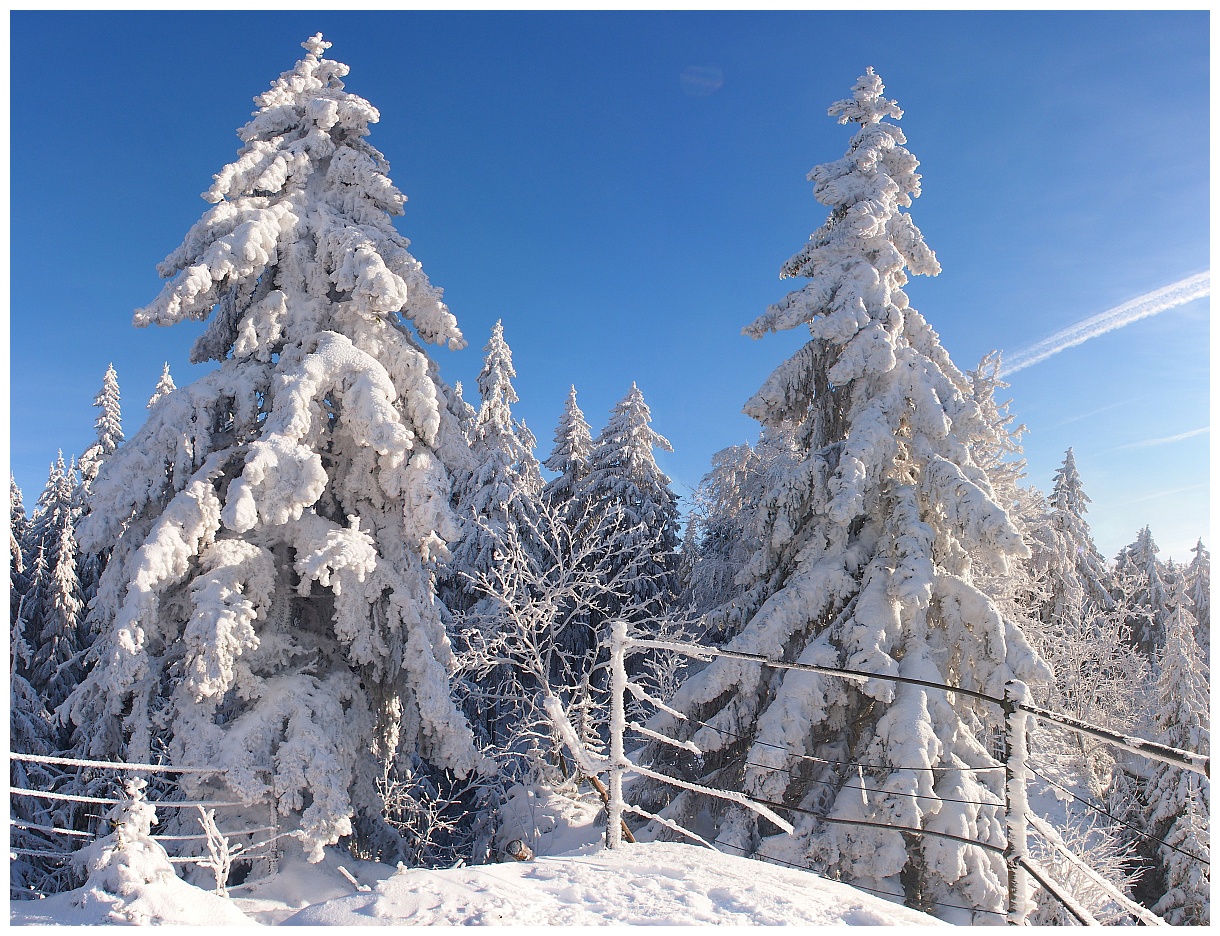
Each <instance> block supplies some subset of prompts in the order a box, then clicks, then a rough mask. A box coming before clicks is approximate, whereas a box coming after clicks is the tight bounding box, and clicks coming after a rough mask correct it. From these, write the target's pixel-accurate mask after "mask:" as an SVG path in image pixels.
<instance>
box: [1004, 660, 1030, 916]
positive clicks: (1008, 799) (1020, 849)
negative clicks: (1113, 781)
mask: <svg viewBox="0 0 1220 936" xmlns="http://www.w3.org/2000/svg"><path fill="white" fill-rule="evenodd" d="M1028 701H1029V689H1028V688H1027V687H1026V685H1025V683H1023V682H1021V680H1019V679H1010V680H1009V681H1008V682H1006V683H1005V684H1004V819H1005V825H1006V826H1007V830H1008V844H1007V845H1006V846H1005V847H1004V861H1005V863H1006V864H1007V865H1008V922H1009V923H1010V924H1011V925H1013V926H1024V925H1025V914H1026V912H1027V909H1026V908H1027V907H1028V905H1029V880H1028V878H1027V877H1026V874H1025V869H1024V868H1023V867H1022V866H1021V863H1022V862H1023V861H1024V860H1025V859H1026V858H1027V857H1028V854H1029V842H1028V837H1027V828H1026V819H1025V816H1026V814H1027V813H1028V811H1029V800H1028V798H1027V797H1026V790H1025V777H1026V770H1027V768H1026V766H1025V758H1026V755H1027V753H1028V751H1027V746H1026V725H1027V720H1028V718H1029V716H1028V715H1027V714H1026V713H1025V712H1024V711H1023V710H1022V708H1021V704H1022V703H1023V702H1028Z"/></svg>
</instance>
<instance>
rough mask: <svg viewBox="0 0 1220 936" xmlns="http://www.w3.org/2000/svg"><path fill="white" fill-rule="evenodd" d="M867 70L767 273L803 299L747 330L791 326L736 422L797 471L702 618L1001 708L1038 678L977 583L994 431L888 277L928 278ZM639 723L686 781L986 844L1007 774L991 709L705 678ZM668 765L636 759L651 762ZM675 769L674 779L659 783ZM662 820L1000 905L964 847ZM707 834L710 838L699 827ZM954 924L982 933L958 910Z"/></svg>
mask: <svg viewBox="0 0 1220 936" xmlns="http://www.w3.org/2000/svg"><path fill="white" fill-rule="evenodd" d="M882 90H883V88H882V84H881V80H880V78H878V76H877V75H876V74H874V72H873V71H872V69H869V70H868V71H867V72H866V73H865V74H864V75H863V76H862V77H861V78H860V80H859V81H858V82H857V83H856V85H855V88H854V89H853V95H852V97H851V98H849V99H847V100H844V101H840V102H838V103H836V104H834V105H833V106H832V107H831V108H830V114H831V115H838V117H839V121H840V122H841V123H847V122H852V123H855V124H857V125H858V131H857V132H856V134H855V136H854V137H853V139H852V141H851V145H850V148H849V150H848V152H847V154H846V155H845V156H844V157H843V158H842V159H840V160H837V161H835V162H831V163H827V164H824V165H821V166H818V167H816V168H815V169H814V170H813V171H812V172H811V173H810V176H809V178H810V180H811V181H813V182H814V184H815V187H814V194H815V197H817V199H818V200H819V201H820V202H822V203H823V204H824V205H826V206H827V207H829V208H830V216H829V218H828V219H827V221H826V223H825V224H823V225H822V227H821V228H819V229H818V230H817V231H816V232H815V233H814V234H813V236H812V239H811V240H810V242H809V243H808V244H807V245H806V246H805V248H804V249H802V250H801V251H800V252H799V253H798V254H796V255H795V256H794V257H793V258H792V259H791V260H790V261H788V263H787V264H786V265H785V266H784V268H783V271H782V275H783V276H801V277H806V278H808V280H809V283H808V284H807V285H805V286H804V287H803V288H801V289H799V290H797V291H795V292H792V293H790V294H789V295H788V296H787V297H786V298H785V299H783V300H782V301H780V302H779V303H777V304H776V305H774V306H771V307H770V308H769V309H768V310H767V311H766V313H765V314H764V315H762V316H761V317H760V318H759V319H758V320H757V321H755V322H754V323H753V324H752V325H751V326H749V327H748V328H747V329H746V333H747V334H748V335H750V336H752V337H762V336H763V335H765V334H767V333H769V332H772V331H779V330H784V329H790V328H796V327H800V326H806V327H808V328H809V330H810V333H811V340H810V341H809V342H808V343H807V344H806V345H805V346H804V347H803V348H801V349H800V350H799V351H798V352H797V353H796V354H795V355H794V356H793V357H792V358H790V359H789V360H788V361H786V362H785V363H784V364H782V365H781V366H780V367H779V368H778V369H777V370H776V371H775V372H774V373H773V374H772V375H771V376H770V377H769V378H768V379H767V381H766V382H765V383H764V385H763V386H762V388H761V389H760V390H759V391H758V393H757V394H755V396H754V397H753V398H752V399H751V400H750V401H749V402H748V403H747V404H746V407H745V411H746V413H748V414H749V415H752V416H754V417H755V418H757V419H758V420H760V421H761V422H762V423H763V424H764V425H768V426H778V425H781V424H782V423H784V422H785V421H790V422H791V423H793V424H794V425H795V426H796V445H797V449H798V451H797V454H796V456H795V457H794V459H793V464H792V466H791V468H790V470H789V471H788V472H787V473H786V475H785V476H784V477H783V478H781V479H777V480H776V482H775V483H774V484H773V485H772V486H771V488H770V490H769V491H768V493H767V496H766V500H765V502H764V503H763V505H762V508H761V512H760V524H761V526H760V528H759V539H760V548H759V551H758V553H757V554H756V555H755V556H754V559H753V560H752V562H751V564H750V566H749V567H748V573H745V574H746V575H747V576H748V588H747V590H746V591H745V593H744V594H743V595H742V596H741V597H740V598H739V599H737V600H735V601H734V602H732V603H731V604H730V605H729V606H727V607H726V608H725V609H724V610H723V611H722V612H720V613H719V616H720V617H723V618H724V619H725V620H726V621H727V622H729V624H730V625H733V626H731V627H728V628H726V629H729V630H736V629H737V626H738V622H739V624H740V633H738V634H737V636H736V637H735V638H733V639H732V640H731V641H730V642H729V644H728V646H729V647H731V648H733V649H735V650H741V651H746V652H751V653H758V654H762V655H764V656H767V657H771V658H777V659H778V658H784V659H795V660H800V661H803V662H808V663H818V664H824V665H830V666H839V667H846V668H849V669H854V670H858V671H864V672H876V673H882V674H889V675H895V676H907V677H912V678H917V679H922V680H927V681H929V682H932V683H938V684H946V685H956V686H960V687H963V688H967V689H971V690H974V691H978V692H983V693H987V694H988V695H991V696H995V697H999V696H1002V695H1003V693H1004V686H1005V683H1006V682H1008V681H1009V680H1011V679H1014V678H1018V679H1024V680H1029V681H1036V680H1041V679H1044V678H1046V677H1047V676H1048V675H1049V672H1048V671H1047V668H1046V666H1045V664H1044V663H1043V662H1042V661H1041V660H1040V659H1039V658H1038V656H1037V654H1036V653H1035V652H1034V651H1033V650H1032V648H1031V646H1030V645H1029V643H1028V641H1027V640H1026V638H1025V637H1024V635H1023V634H1022V633H1021V632H1020V630H1019V628H1017V627H1016V626H1015V625H1014V624H1013V623H1012V622H1011V621H1010V620H1007V619H1006V618H1005V617H1004V616H1003V615H1002V614H1001V613H1000V611H999V609H998V608H997V605H996V603H995V601H994V600H993V598H992V596H990V595H988V594H986V593H985V592H983V591H981V590H980V588H979V587H978V586H977V584H976V583H977V582H979V581H982V580H983V579H984V578H985V576H983V575H982V574H981V571H982V570H984V569H987V570H989V571H990V576H991V577H994V574H995V571H996V570H1003V569H1004V568H1005V567H1006V566H1007V565H1008V563H1010V562H1011V561H1013V560H1016V559H1019V558H1021V557H1023V556H1026V555H1028V549H1027V547H1025V546H1024V544H1023V543H1022V541H1021V538H1020V535H1019V532H1018V531H1017V530H1016V529H1015V528H1014V526H1013V524H1012V523H1011V522H1010V520H1009V518H1008V516H1007V514H1006V512H1005V509H1004V508H1003V507H1002V506H1000V505H999V504H998V503H997V502H996V498H995V494H994V491H993V490H992V488H991V485H990V483H989V480H988V478H987V475H986V472H985V471H984V470H983V469H982V468H981V467H980V466H979V465H978V464H977V463H976V462H975V461H974V460H973V458H972V451H973V450H975V449H977V448H978V443H979V440H980V439H985V438H986V437H987V436H988V434H989V433H992V432H994V431H995V429H994V427H993V426H991V425H989V424H988V422H987V420H986V419H985V418H984V417H983V414H982V413H981V411H980V408H979V406H978V404H977V403H976V402H975V401H974V400H973V398H972V396H973V394H972V387H971V384H970V382H969V381H968V379H967V378H966V377H965V376H964V375H963V374H962V373H961V372H960V371H959V370H958V369H957V368H956V367H955V366H954V365H953V363H952V362H951V361H950V359H949V356H948V354H947V353H946V352H945V350H944V348H943V347H941V345H940V343H939V340H938V338H937V336H936V333H935V332H934V331H932V329H931V328H930V327H929V326H928V324H927V323H926V322H925V320H924V319H923V318H922V316H920V315H919V313H918V312H916V311H915V310H914V309H912V308H910V306H909V305H908V300H907V297H906V295H905V293H904V292H903V290H902V287H903V286H904V285H905V284H906V282H907V270H909V271H910V272H911V273H916V274H927V275H933V274H936V273H938V272H939V271H940V267H939V265H938V263H937V262H936V259H935V256H934V255H933V253H932V251H931V250H930V249H929V248H928V247H927V246H926V245H925V244H924V241H923V238H922V236H921V234H920V232H919V230H918V229H917V228H916V227H915V225H914V224H913V223H912V222H911V220H910V217H909V216H908V215H907V214H905V213H904V212H902V211H901V210H900V209H901V208H904V207H908V206H909V205H910V204H911V199H912V198H913V197H914V196H916V195H918V194H919V176H918V175H917V174H916V172H915V169H916V167H917V165H918V163H917V161H916V159H915V157H914V156H912V155H911V154H910V153H909V152H908V151H907V150H906V149H905V148H904V147H903V144H904V143H905V142H906V141H905V137H904V136H903V134H902V132H901V131H900V130H899V129H898V128H897V127H896V126H894V125H893V124H891V123H888V122H887V121H886V119H885V118H887V117H892V118H898V117H900V116H901V114H902V112H901V111H900V110H899V109H898V107H897V105H896V104H895V103H894V102H892V101H890V100H887V99H886V98H885V97H883V96H882ZM670 705H671V706H672V707H674V708H676V709H678V710H680V711H683V712H685V713H687V714H688V715H690V716H693V717H694V718H696V719H699V720H700V721H681V720H679V719H676V718H674V717H672V716H670V715H669V714H668V713H665V712H661V713H659V714H658V715H657V716H656V717H655V721H654V724H653V727H654V728H656V729H660V730H663V731H664V732H665V733H666V734H671V735H676V736H677V737H678V738H679V739H683V740H690V741H692V742H693V743H694V744H695V745H696V746H697V747H698V749H699V750H700V751H701V752H702V755H701V756H700V757H698V758H696V759H695V760H694V762H693V763H690V764H689V765H688V768H689V769H688V771H687V775H688V776H694V777H701V778H703V780H704V781H706V782H707V783H708V785H710V786H718V787H727V788H729V789H741V790H744V791H745V792H747V793H748V794H750V795H752V796H755V797H758V798H760V799H764V800H767V801H770V802H774V803H784V804H788V805H792V806H798V807H800V808H802V809H807V810H810V811H811V812H812V813H814V814H816V815H830V816H835V817H842V818H854V819H861V820H866V821H872V822H879V823H883V824H885V825H890V826H894V827H895V828H900V827H907V828H915V829H929V830H937V831H943V832H950V833H952V834H955V835H959V836H963V837H966V838H970V839H974V840H977V841H983V842H989V843H991V844H993V845H999V844H1001V843H1002V842H1003V839H1004V831H1003V825H1004V823H1003V807H1002V803H1003V799H1004V797H1003V792H1002V775H1001V774H997V773H995V772H983V771H980V770H978V768H983V767H989V766H991V765H992V764H994V760H993V759H992V757H991V756H990V753H989V751H988V749H987V746H986V744H985V740H986V739H987V737H988V732H989V731H990V730H993V729H994V726H995V725H996V722H997V720H998V713H997V712H995V711H994V710H993V709H992V708H990V707H987V706H984V705H983V704H982V703H974V702H972V701H970V700H969V699H967V698H964V697H963V696H961V695H960V694H953V693H946V692H942V691H938V690H931V689H927V688H921V687H915V686H910V685H895V684H894V683H891V682H888V681H883V680H869V681H867V682H865V683H862V684H861V683H856V682H846V681H844V680H841V679H836V678H832V677H829V676H826V677H823V676H817V675H813V674H808V673H797V672H787V673H784V672H780V671H776V670H769V669H766V668H763V667H760V666H758V665H756V664H753V663H747V662H742V661H735V660H727V659H719V660H716V661H715V662H713V663H712V664H710V665H709V666H708V667H706V668H705V669H703V670H702V671H701V672H699V673H698V674H696V675H695V676H694V677H692V678H691V679H690V680H688V681H687V682H686V683H685V684H684V685H683V686H682V688H681V689H679V690H678V692H677V694H676V695H675V696H674V698H673V699H672V700H671V701H670ZM662 751H663V749H662V748H660V747H659V746H656V745H653V748H652V750H651V751H650V753H651V754H652V755H653V756H654V757H655V758H657V759H658V760H659V759H661V758H662V757H663V756H664V755H663V753H662ZM678 766H681V765H674V767H675V768H676V767H678ZM668 815H670V816H672V817H673V818H676V819H680V820H684V821H688V822H689V821H692V820H693V819H694V817H696V816H699V815H701V816H702V819H701V825H700V828H701V829H702V830H703V831H704V832H705V833H707V832H709V831H710V834H711V835H713V836H714V837H715V838H716V840H717V841H718V842H719V843H720V844H722V845H724V846H726V847H728V848H731V849H734V850H739V851H741V852H745V853H749V854H765V855H773V856H778V857H781V858H782V859H783V860H788V861H793V862H796V863H800V864H806V865H812V866H814V867H816V868H819V869H821V870H823V871H824V872H826V873H828V874H830V875H832V876H834V877H838V878H841V879H843V880H846V881H849V882H856V883H859V884H862V885H864V886H867V887H874V888H876V889H878V890H885V891H889V892H891V893H902V894H904V895H905V896H906V899H907V902H908V903H909V904H912V905H915V906H923V907H929V908H930V909H931V910H932V911H933V912H937V913H943V914H953V913H954V912H955V911H952V910H948V909H947V908H944V907H942V906H936V905H935V904H934V902H940V903H948V904H957V905H959V906H964V907H972V908H977V909H978V910H980V911H983V910H987V911H997V910H999V909H1000V908H1001V907H1002V906H1003V903H1004V892H1005V877H1006V874H1005V867H1004V864H1003V862H1002V861H1001V860H1000V859H999V857H998V856H997V855H994V854H990V853H987V852H984V851H983V850H982V849H979V848H977V847H975V846H972V845H964V844H958V843H955V842H951V841H947V840H941V839H935V838H930V837H926V836H921V837H915V836H911V837H904V836H903V834H902V833H901V832H900V831H896V830H894V829H892V830H876V829H866V828H862V827H859V826H848V825H840V824H833V823H828V822H823V821H822V820H821V819H819V818H816V815H813V816H811V815H808V814H801V813H797V814H794V815H793V817H792V818H793V820H794V824H795V826H796V831H795V833H794V834H792V835H790V836H783V835H781V836H777V837H775V838H774V839H770V838H768V836H769V835H770V834H771V833H772V832H773V831H774V829H771V828H770V827H769V826H768V825H767V824H765V823H763V822H760V821H759V820H758V819H757V818H756V816H755V815H754V814H753V813H751V812H747V811H746V810H744V809H742V808H741V807H738V806H732V805H731V806H728V807H727V808H726V807H724V806H723V805H722V804H721V803H720V802H718V801H712V800H708V799H704V798H701V797H697V795H696V794H691V793H687V792H684V793H682V794H680V795H679V796H678V797H677V798H676V799H675V800H674V801H673V802H671V803H670V804H669V807H668ZM709 826H711V827H712V828H710V829H709ZM956 913H957V918H958V919H960V920H961V921H962V922H976V921H977V922H982V921H984V920H994V917H990V916H989V915H984V914H981V913H978V914H972V913H970V912H969V911H965V912H964V913H963V912H961V911H956Z"/></svg>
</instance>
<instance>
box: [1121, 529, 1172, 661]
mask: <svg viewBox="0 0 1220 936" xmlns="http://www.w3.org/2000/svg"><path fill="white" fill-rule="evenodd" d="M1159 552H1160V549H1159V548H1158V547H1157V545H1156V543H1155V542H1154V541H1153V539H1152V531H1151V530H1150V529H1149V528H1148V527H1144V528H1142V529H1141V530H1140V531H1139V533H1137V534H1136V536H1135V540H1134V541H1133V542H1131V543H1130V544H1128V545H1127V546H1124V547H1123V548H1122V549H1121V550H1119V553H1118V555H1117V556H1115V557H1114V574H1113V576H1112V577H1111V579H1110V581H1111V588H1112V589H1113V591H1114V600H1115V603H1116V604H1117V605H1119V606H1120V607H1122V608H1124V609H1125V610H1126V614H1127V628H1128V630H1129V632H1130V639H1131V641H1132V643H1133V644H1134V645H1135V647H1136V649H1138V650H1139V651H1140V653H1142V654H1144V656H1145V657H1146V658H1147V659H1149V660H1155V659H1156V657H1157V655H1158V653H1159V652H1160V649H1161V647H1163V646H1164V645H1165V621H1166V619H1167V618H1168V616H1169V608H1168V606H1167V602H1166V595H1167V591H1168V590H1167V587H1166V581H1165V566H1164V565H1163V564H1162V563H1161V560H1160V559H1158V558H1157V553H1159Z"/></svg>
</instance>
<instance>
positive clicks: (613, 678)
mask: <svg viewBox="0 0 1220 936" xmlns="http://www.w3.org/2000/svg"><path fill="white" fill-rule="evenodd" d="M626 644H627V622H626V621H615V622H614V623H613V624H611V625H610V783H609V787H610V790H609V794H610V795H609V800H608V802H607V803H606V847H607V848H618V847H620V846H621V845H622V844H623V825H622V824H623V769H624V767H625V766H626V763H627V755H626V753H625V752H624V750H623V732H624V731H625V730H626V728H627V714H626V711H625V709H624V707H623V705H624V703H623V695H624V694H625V693H626V691H627V664H626Z"/></svg>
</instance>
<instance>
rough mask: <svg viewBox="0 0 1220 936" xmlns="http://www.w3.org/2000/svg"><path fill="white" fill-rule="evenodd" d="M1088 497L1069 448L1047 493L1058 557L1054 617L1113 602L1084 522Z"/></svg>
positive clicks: (1107, 606)
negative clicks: (1084, 607)
mask: <svg viewBox="0 0 1220 936" xmlns="http://www.w3.org/2000/svg"><path fill="white" fill-rule="evenodd" d="M1088 503H1089V497H1088V495H1087V494H1085V492H1084V486H1083V484H1081V481H1080V473H1079V472H1078V471H1077V470H1076V456H1075V454H1074V453H1073V452H1072V450H1071V449H1070V448H1069V449H1068V450H1067V453H1066V454H1065V455H1064V457H1063V464H1062V465H1061V466H1060V468H1059V470H1058V471H1056V472H1055V484H1054V487H1053V488H1052V489H1051V496H1050V507H1051V518H1050V519H1051V526H1052V528H1053V529H1054V530H1055V532H1056V533H1057V534H1058V537H1057V540H1058V543H1059V548H1060V551H1061V555H1060V556H1059V557H1058V558H1059V561H1058V562H1057V564H1056V569H1057V570H1059V574H1058V576H1057V577H1056V578H1055V580H1054V581H1053V582H1052V583H1051V607H1050V608H1049V609H1048V610H1049V611H1050V613H1051V614H1052V615H1054V616H1059V617H1062V616H1064V615H1066V614H1070V613H1074V612H1073V609H1076V608H1079V607H1082V606H1084V604H1085V603H1086V602H1088V603H1090V604H1092V605H1093V606H1094V607H1097V608H1101V609H1105V610H1110V609H1113V607H1114V601H1113V599H1112V598H1111V596H1110V593H1109V592H1108V591H1107V589H1106V580H1107V578H1108V575H1107V572H1106V561H1105V559H1104V558H1102V555H1101V553H1100V552H1098V550H1097V545H1096V544H1095V543H1094V542H1093V534H1092V532H1091V531H1090V530H1089V524H1088V522H1087V521H1086V520H1085V519H1084V515H1085V513H1086V512H1087V510H1088V507H1087V506H1086V505H1087V504H1088Z"/></svg>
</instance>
